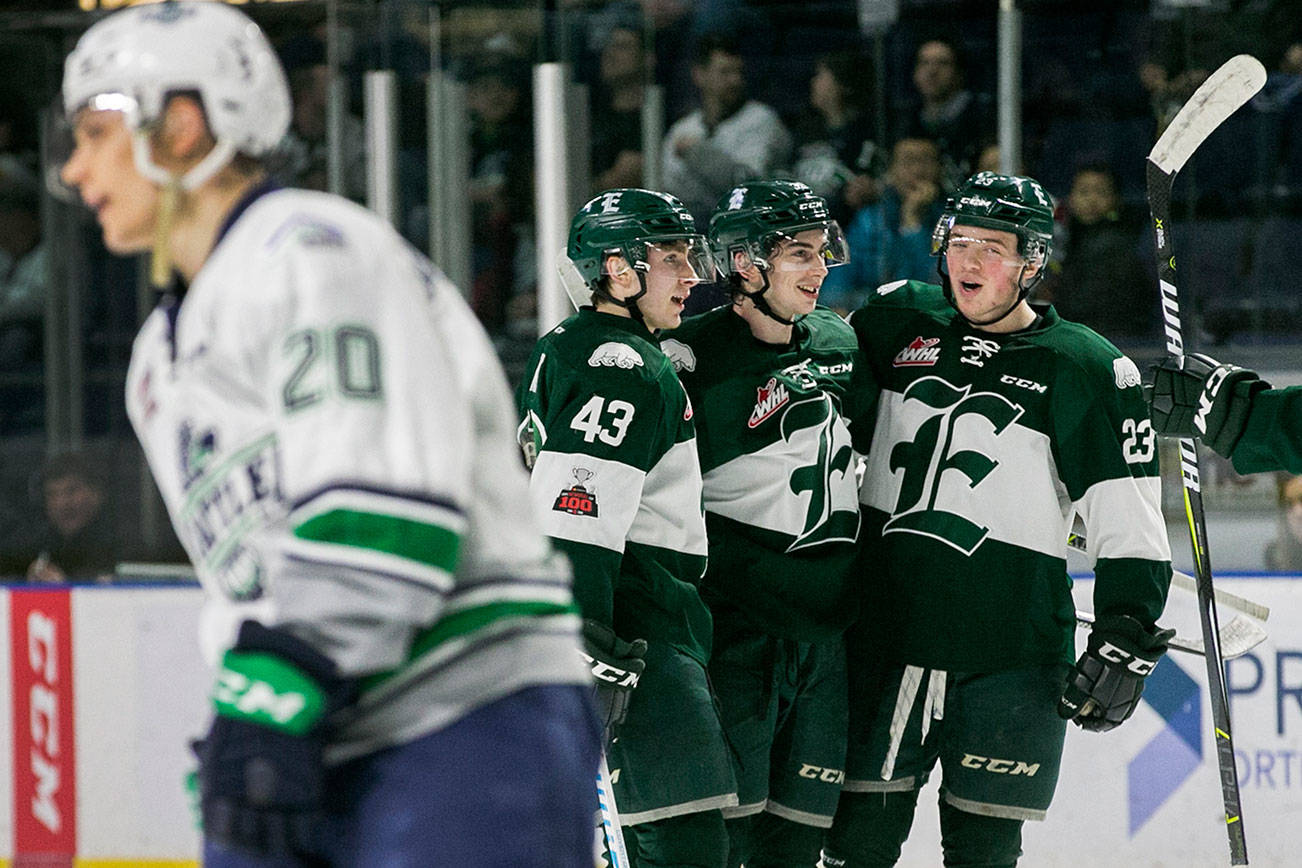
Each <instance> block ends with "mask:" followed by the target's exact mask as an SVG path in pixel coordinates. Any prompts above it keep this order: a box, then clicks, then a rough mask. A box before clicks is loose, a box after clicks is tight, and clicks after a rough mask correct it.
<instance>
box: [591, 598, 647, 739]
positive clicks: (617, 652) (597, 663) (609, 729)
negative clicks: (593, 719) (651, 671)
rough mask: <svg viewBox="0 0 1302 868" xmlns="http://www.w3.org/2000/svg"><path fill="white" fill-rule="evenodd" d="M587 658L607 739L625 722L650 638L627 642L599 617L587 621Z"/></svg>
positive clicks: (599, 716)
mask: <svg viewBox="0 0 1302 868" xmlns="http://www.w3.org/2000/svg"><path fill="white" fill-rule="evenodd" d="M582 653H583V659H584V660H585V661H587V663H588V666H589V667H590V668H591V669H592V681H593V689H594V691H595V697H596V701H597V718H598V719H599V720H600V721H601V725H602V732H604V733H605V735H606V741H610V737H611V735H612V734H613V732H614V730H615V727H617V726H619V725H620V724H621V723H623V722H624V717H625V716H626V715H627V714H628V703H629V701H630V699H631V698H632V696H633V688H634V687H637V682H638V679H639V678H641V677H642V670H643V669H645V668H646V661H645V660H643V659H642V657H643V655H645V654H646V640H645V639H634V640H633V641H632V642H625V641H624V640H623V639H621V638H619V637H618V636H616V635H615V631H614V630H612V629H610V628H609V627H607V626H606V625H605V624H602V623H599V622H597V621H591V620H585V621H584V622H583V652H582Z"/></svg>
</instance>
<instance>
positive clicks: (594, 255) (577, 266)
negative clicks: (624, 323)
mask: <svg viewBox="0 0 1302 868" xmlns="http://www.w3.org/2000/svg"><path fill="white" fill-rule="evenodd" d="M671 242H685V243H686V245H687V252H688V262H689V264H690V265H691V267H692V270H693V271H694V272H695V273H696V274H697V276H698V277H699V279H700V280H702V281H705V280H711V279H713V277H714V264H713V262H712V261H711V259H710V251H709V245H708V244H707V243H706V240H705V237H704V236H703V235H701V234H700V233H699V232H697V231H696V223H695V221H694V220H693V219H692V215H691V213H690V212H688V210H687V208H686V207H684V206H683V203H682V202H680V201H678V200H677V199H675V198H674V197H673V196H670V195H669V194H667V193H657V192H655V191H654V190H641V189H638V188H635V187H624V188H619V189H615V190H607V191H606V192H604V193H601V194H599V195H598V196H596V197H595V198H593V199H592V200H590V201H589V202H588V203H587V204H586V205H584V206H583V207H582V208H580V209H579V212H578V213H577V214H575V215H574V219H573V220H572V221H571V222H570V237H569V242H568V243H567V244H566V246H565V257H564V258H562V261H561V277H562V280H563V282H564V283H565V289H566V290H567V291H568V292H569V294H570V297H571V298H572V299H574V300H575V301H576V302H577V303H579V304H587V303H589V302H590V301H591V298H592V296H593V295H594V294H597V295H602V296H604V297H605V298H606V299H607V300H609V301H617V300H616V299H613V298H611V297H610V295H609V293H608V291H607V286H606V282H605V281H604V280H602V278H603V277H604V276H605V261H606V258H607V257H610V256H621V257H623V258H624V260H625V261H626V262H628V263H629V265H631V266H632V267H633V269H634V270H635V271H637V273H638V278H639V281H640V283H641V285H642V290H641V292H639V293H637V294H636V295H635V296H633V297H632V298H628V299H624V300H623V301H619V302H618V303H620V304H623V305H624V306H626V307H628V308H629V309H630V310H633V311H636V307H635V306H634V302H636V301H637V299H638V298H641V297H642V295H643V294H645V292H646V275H647V272H649V271H650V270H651V263H650V260H649V259H648V256H647V248H648V247H649V246H651V247H654V246H656V245H659V244H664V243H671Z"/></svg>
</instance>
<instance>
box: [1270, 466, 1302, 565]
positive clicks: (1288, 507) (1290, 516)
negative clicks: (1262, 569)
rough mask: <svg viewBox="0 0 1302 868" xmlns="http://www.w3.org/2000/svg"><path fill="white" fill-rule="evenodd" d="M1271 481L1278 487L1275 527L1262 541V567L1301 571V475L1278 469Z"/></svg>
mask: <svg viewBox="0 0 1302 868" xmlns="http://www.w3.org/2000/svg"><path fill="white" fill-rule="evenodd" d="M1275 485H1276V486H1277V487H1278V489H1279V530H1278V531H1277V533H1276V535H1275V538H1274V539H1273V540H1271V541H1270V542H1269V543H1268V544H1267V545H1266V553H1265V558H1266V569H1268V570H1270V571H1272V572H1280V573H1297V572H1302V476H1290V475H1289V474H1287V473H1281V474H1279V476H1278V477H1277V478H1276V480H1275Z"/></svg>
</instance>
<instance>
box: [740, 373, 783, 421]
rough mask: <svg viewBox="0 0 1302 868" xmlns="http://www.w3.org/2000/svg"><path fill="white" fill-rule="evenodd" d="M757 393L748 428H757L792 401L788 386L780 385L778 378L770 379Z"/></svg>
mask: <svg viewBox="0 0 1302 868" xmlns="http://www.w3.org/2000/svg"><path fill="white" fill-rule="evenodd" d="M755 391H756V393H757V394H756V398H755V409H753V410H751V411H750V418H749V419H747V420H746V427H747V428H755V427H757V426H758V425H759V424H760V423H761V422H763V421H764V420H765V419H767V418H768V417H770V416H772V415H773V414H774V413H776V412H777V411H778V410H779V409H781V407H782V406H783V405H784V404H786V403H787V402H788V401H790V400H791V395H790V394H789V393H788V392H787V384H786V383H779V382H778V379H777V377H769V381H768V382H767V383H765V384H764V385H762V386H760V387H759V388H758V389H756V390H755Z"/></svg>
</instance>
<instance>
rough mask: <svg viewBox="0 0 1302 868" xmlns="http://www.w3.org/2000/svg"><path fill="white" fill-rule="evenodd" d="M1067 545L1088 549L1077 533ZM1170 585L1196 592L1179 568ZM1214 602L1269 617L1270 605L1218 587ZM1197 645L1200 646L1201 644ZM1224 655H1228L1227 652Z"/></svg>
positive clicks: (1261, 618) (1262, 618)
mask: <svg viewBox="0 0 1302 868" xmlns="http://www.w3.org/2000/svg"><path fill="white" fill-rule="evenodd" d="M1067 546H1068V548H1073V549H1075V550H1076V551H1078V552H1088V551H1089V549H1087V548H1086V546H1085V537H1084V535H1082V534H1078V533H1073V534H1068V535H1067ZM1171 585H1172V586H1173V587H1176V588H1179V589H1180V590H1182V591H1189V592H1191V593H1197V592H1198V580H1197V579H1195V578H1194V577H1193V576H1191V575H1189V574H1188V573H1182V572H1180V571H1179V570H1172V571H1171ZM1216 602H1217V603H1218V604H1220V605H1223V606H1225V607H1226V608H1227V609H1233V610H1234V611H1235V612H1242V613H1243V614H1245V615H1249V616H1251V617H1253V618H1256V619H1257V620H1259V621H1266V620H1269V619H1270V606H1267V605H1265V604H1263V603H1258V602H1256V601H1255V600H1249V599H1248V598H1247V597H1240V596H1239V595H1238V594H1232V593H1230V592H1229V591H1225V590H1222V589H1220V588H1217V589H1216ZM1223 637H1224V633H1223V632H1222V638H1223ZM1199 647H1200V648H1201V647H1202V646H1199ZM1198 653H1199V654H1201V653H1202V651H1199V652H1198ZM1226 656H1230V655H1228V654H1227V655H1226Z"/></svg>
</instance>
